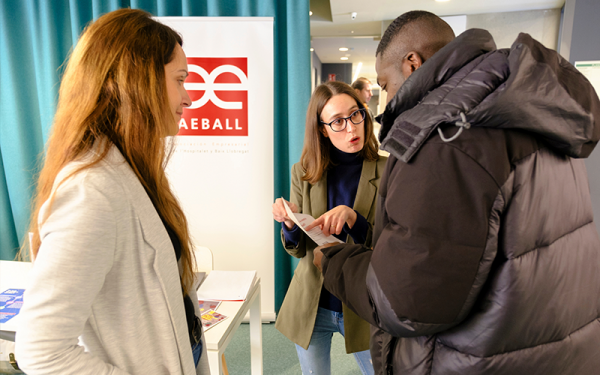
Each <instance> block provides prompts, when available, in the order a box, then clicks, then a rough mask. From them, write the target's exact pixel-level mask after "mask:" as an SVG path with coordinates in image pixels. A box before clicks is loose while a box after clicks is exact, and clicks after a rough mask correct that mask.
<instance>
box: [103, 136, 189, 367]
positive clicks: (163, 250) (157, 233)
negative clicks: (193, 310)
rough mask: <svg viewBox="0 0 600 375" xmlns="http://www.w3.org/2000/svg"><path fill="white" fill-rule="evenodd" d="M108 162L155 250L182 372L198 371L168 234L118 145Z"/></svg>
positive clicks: (144, 233)
mask: <svg viewBox="0 0 600 375" xmlns="http://www.w3.org/2000/svg"><path fill="white" fill-rule="evenodd" d="M105 162H106V163H107V164H108V165H109V166H110V167H111V168H112V169H113V170H115V171H116V172H117V173H118V174H120V175H121V176H122V177H123V181H124V186H125V188H126V189H127V190H128V193H129V197H128V198H129V200H130V202H131V205H132V207H133V209H134V211H135V212H134V215H135V216H136V217H137V219H138V220H139V223H140V227H141V229H142V235H143V237H144V241H145V242H146V244H147V245H148V246H147V248H148V249H150V251H153V252H154V262H153V268H154V271H155V272H156V275H157V277H158V280H159V283H160V285H161V289H162V292H163V295H164V299H165V301H166V302H167V309H168V311H169V315H170V317H171V324H172V326H173V331H174V333H175V337H176V340H177V345H178V348H179V355H180V357H181V363H182V366H183V373H195V370H194V367H193V365H194V364H193V362H191V363H190V361H189V356H188V355H187V354H186V353H187V352H191V346H190V339H189V334H188V331H187V329H186V328H187V322H186V319H185V310H184V306H183V294H182V292H181V282H180V276H179V266H178V264H177V260H176V258H175V250H174V248H173V244H172V243H171V240H170V238H169V234H168V233H167V230H166V228H165V226H164V224H163V223H162V220H161V219H160V216H159V215H158V212H157V211H156V209H155V208H154V205H153V204H152V201H151V200H150V197H149V196H148V194H147V193H146V190H145V189H144V187H143V186H142V184H141V182H140V180H139V179H138V178H137V176H136V175H135V173H134V172H133V170H132V169H131V167H130V166H129V164H127V162H126V161H125V158H124V157H123V156H122V155H121V153H120V152H119V150H118V149H117V147H115V146H111V149H110V150H109V153H108V154H107V156H106V158H105ZM165 324H166V322H165ZM190 365H191V367H190Z"/></svg>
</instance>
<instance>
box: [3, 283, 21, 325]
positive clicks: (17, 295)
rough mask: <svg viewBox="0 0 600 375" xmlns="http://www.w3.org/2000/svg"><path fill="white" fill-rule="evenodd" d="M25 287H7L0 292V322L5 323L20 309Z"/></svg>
mask: <svg viewBox="0 0 600 375" xmlns="http://www.w3.org/2000/svg"><path fill="white" fill-rule="evenodd" d="M24 292H25V289H7V290H5V291H4V292H2V293H1V294H0V323H6V322H8V321H9V320H11V319H12V318H14V317H15V316H17V315H18V314H19V312H20V311H21V306H23V293H24Z"/></svg>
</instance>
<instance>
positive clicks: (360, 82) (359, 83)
mask: <svg viewBox="0 0 600 375" xmlns="http://www.w3.org/2000/svg"><path fill="white" fill-rule="evenodd" d="M367 83H369V84H370V83H371V81H369V80H368V79H367V78H365V77H360V78H358V79H357V80H356V81H354V82H352V88H353V89H355V90H358V91H361V90H362V89H364V88H365V86H366V85H367Z"/></svg>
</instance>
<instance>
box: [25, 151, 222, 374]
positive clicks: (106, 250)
mask: <svg viewBox="0 0 600 375" xmlns="http://www.w3.org/2000/svg"><path fill="white" fill-rule="evenodd" d="M78 165H79V164H78V163H72V164H70V165H68V166H67V167H66V168H65V169H64V170H63V171H61V173H59V175H58V177H57V179H56V181H61V180H63V179H65V178H66V177H67V176H68V174H69V171H72V170H73V168H75V167H77V166H78ZM54 189H55V192H54V202H53V203H52V206H51V207H50V208H49V206H48V202H46V203H45V204H44V206H43V208H42V210H41V212H40V215H39V219H40V220H39V221H40V223H42V218H47V219H46V221H45V222H43V224H42V225H41V226H40V238H41V241H42V244H41V247H40V251H39V253H38V257H37V259H36V261H35V262H34V265H33V268H32V271H31V273H30V275H31V276H30V283H29V287H28V288H27V290H26V292H25V297H24V306H23V308H22V311H21V313H20V315H21V317H20V319H21V325H20V326H19V328H18V331H17V337H16V360H17V362H18V363H19V366H20V367H21V368H22V369H23V371H25V372H26V373H27V374H29V375H35V374H61V375H65V374H78V375H82V374H93V375H99V374H112V375H117V374H119V375H120V374H143V375H148V374H186V375H187V374H202V375H204V374H209V372H210V371H209V368H208V358H207V353H206V343H205V342H204V335H203V336H202V341H203V353H202V358H201V362H200V364H199V365H198V368H196V369H195V368H194V360H193V356H192V350H191V344H190V339H189V335H188V330H187V324H186V318H185V308H184V305H183V298H182V293H181V285H180V280H179V271H178V264H177V261H176V258H175V252H174V249H173V246H172V244H171V241H170V239H169V235H168V234H167V231H166V229H165V227H164V225H163V223H162V221H161V219H160V217H159V216H158V213H157V212H156V210H155V208H154V206H153V205H152V202H151V201H150V198H149V197H148V195H147V194H146V192H145V190H144V188H143V187H142V185H141V183H140V181H139V180H138V178H137V177H136V175H135V174H134V173H133V171H132V170H131V168H130V167H129V165H128V164H127V163H126V162H125V160H124V158H123V156H122V155H121V154H120V153H119V151H118V149H117V148H116V147H114V146H112V148H111V150H110V152H109V154H108V155H107V157H106V159H105V160H103V161H101V162H100V163H99V164H97V165H96V166H94V167H92V168H88V169H85V170H83V171H81V172H78V173H76V174H75V175H74V176H73V177H71V178H68V179H66V180H65V181H64V182H63V183H62V184H61V185H60V186H59V187H58V189H57V183H56V182H55V185H54ZM190 295H191V296H192V300H197V298H196V294H195V291H194V292H193V293H190ZM194 305H195V308H196V315H198V316H199V315H200V314H199V311H198V304H194ZM78 339H81V344H83V345H84V346H85V350H84V347H82V346H79V345H78Z"/></svg>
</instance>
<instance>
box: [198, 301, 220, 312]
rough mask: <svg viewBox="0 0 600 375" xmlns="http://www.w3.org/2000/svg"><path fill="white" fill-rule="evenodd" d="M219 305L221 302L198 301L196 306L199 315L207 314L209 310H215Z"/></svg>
mask: <svg viewBox="0 0 600 375" xmlns="http://www.w3.org/2000/svg"><path fill="white" fill-rule="evenodd" d="M220 304H221V301H209V300H206V301H203V300H199V301H198V305H199V307H200V315H202V314H204V313H205V312H207V311H209V310H216V309H217V307H219V305H220Z"/></svg>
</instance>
